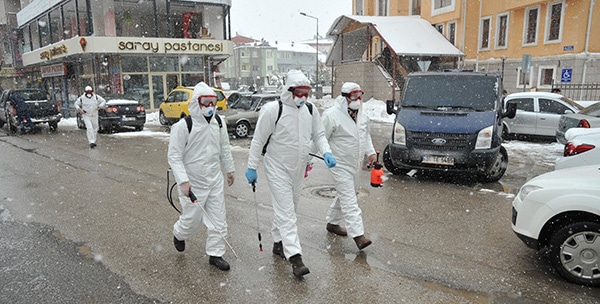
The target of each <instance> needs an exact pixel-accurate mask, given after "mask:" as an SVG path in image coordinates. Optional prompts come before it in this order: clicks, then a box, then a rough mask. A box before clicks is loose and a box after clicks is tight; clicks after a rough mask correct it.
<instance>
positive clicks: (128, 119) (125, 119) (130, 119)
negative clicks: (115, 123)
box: [121, 116, 135, 121]
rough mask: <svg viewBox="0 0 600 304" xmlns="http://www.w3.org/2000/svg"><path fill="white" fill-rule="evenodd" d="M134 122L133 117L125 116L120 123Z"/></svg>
mask: <svg viewBox="0 0 600 304" xmlns="http://www.w3.org/2000/svg"><path fill="white" fill-rule="evenodd" d="M134 120H135V117H125V116H123V117H121V121H134Z"/></svg>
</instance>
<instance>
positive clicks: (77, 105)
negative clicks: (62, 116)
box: [73, 96, 81, 109]
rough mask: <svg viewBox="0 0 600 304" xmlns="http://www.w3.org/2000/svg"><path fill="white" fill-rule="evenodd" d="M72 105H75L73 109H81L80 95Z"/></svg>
mask: <svg viewBox="0 0 600 304" xmlns="http://www.w3.org/2000/svg"><path fill="white" fill-rule="evenodd" d="M73 105H74V106H75V109H81V96H79V97H77V99H76V100H75V103H74V104H73Z"/></svg>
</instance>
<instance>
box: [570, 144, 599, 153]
mask: <svg viewBox="0 0 600 304" xmlns="http://www.w3.org/2000/svg"><path fill="white" fill-rule="evenodd" d="M594 148H596V146H594V145H590V144H581V145H574V144H572V143H567V144H566V145H565V151H564V153H563V156H573V155H577V154H581V153H583V152H586V151H589V150H592V149H594Z"/></svg>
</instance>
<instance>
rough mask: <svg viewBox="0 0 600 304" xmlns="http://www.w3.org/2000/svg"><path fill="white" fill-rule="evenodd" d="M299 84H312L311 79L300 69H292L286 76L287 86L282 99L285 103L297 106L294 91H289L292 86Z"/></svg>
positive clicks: (282, 93)
mask: <svg viewBox="0 0 600 304" xmlns="http://www.w3.org/2000/svg"><path fill="white" fill-rule="evenodd" d="M298 86H310V80H308V78H306V76H305V75H304V73H302V71H300V70H290V71H289V72H288V73H287V75H286V78H285V86H284V88H283V91H282V92H281V101H282V102H283V103H284V104H287V105H290V106H295V104H294V96H293V95H292V92H290V91H288V90H289V88H291V87H298Z"/></svg>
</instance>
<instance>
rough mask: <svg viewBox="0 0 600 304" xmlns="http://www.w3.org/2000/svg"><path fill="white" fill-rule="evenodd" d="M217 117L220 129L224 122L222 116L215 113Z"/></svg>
mask: <svg viewBox="0 0 600 304" xmlns="http://www.w3.org/2000/svg"><path fill="white" fill-rule="evenodd" d="M215 118H216V119H217V123H218V124H219V129H220V128H222V127H223V123H222V122H221V116H219V114H215Z"/></svg>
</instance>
